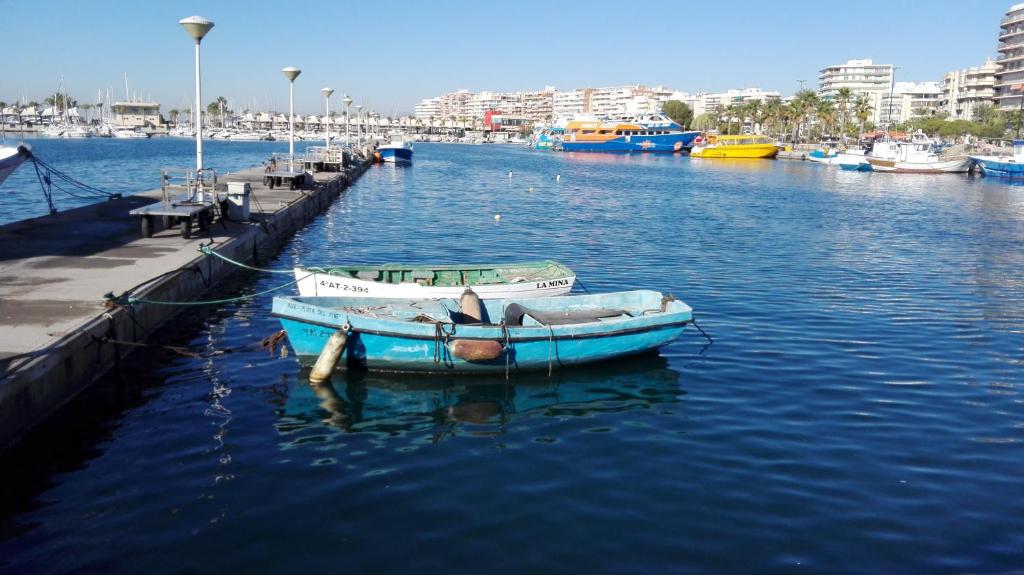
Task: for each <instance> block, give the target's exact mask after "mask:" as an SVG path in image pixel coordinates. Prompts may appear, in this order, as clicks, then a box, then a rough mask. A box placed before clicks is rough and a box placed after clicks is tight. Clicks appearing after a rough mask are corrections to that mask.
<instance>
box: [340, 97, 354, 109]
mask: <svg viewBox="0 0 1024 575" xmlns="http://www.w3.org/2000/svg"><path fill="white" fill-rule="evenodd" d="M342 102H345V106H346V107H347V106H348V105H349V104H351V103H352V98H349V97H348V94H345V99H344V100H342Z"/></svg>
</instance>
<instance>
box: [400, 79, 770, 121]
mask: <svg viewBox="0 0 1024 575" xmlns="http://www.w3.org/2000/svg"><path fill="white" fill-rule="evenodd" d="M773 94H775V97H778V94H777V93H773ZM679 97H689V95H688V94H684V93H681V92H676V91H674V90H671V89H669V88H666V87H664V86H656V87H654V88H648V87H646V86H641V85H632V86H615V87H610V88H580V89H577V90H562V91H559V90H555V88H554V87H552V86H545V87H544V89H543V90H539V91H531V92H492V91H489V90H485V91H482V92H477V93H471V92H468V91H466V90H461V91H459V92H454V93H449V94H444V95H442V96H438V97H436V98H426V99H424V100H420V102H419V103H418V104H416V114H415V115H416V117H417V118H419V119H421V120H426V119H429V118H430V117H433V118H435V119H440V118H443V119H449V120H450V119H451V118H452V116H454V117H455V118H456V120H457V121H461V120H462V118H465V119H467V120H471V119H483V117H484V113H486V112H487V111H488V110H493V111H497V112H502V113H504V114H508V115H513V116H522V117H528V118H533V119H536V120H542V121H550V120H554V119H556V118H566V117H570V116H573V115H576V114H596V115H612V116H613V115H620V114H640V113H649V112H659V111H661V106H662V104H664V103H665V102H666V101H668V100H671V99H679ZM688 103H689V102H688Z"/></svg>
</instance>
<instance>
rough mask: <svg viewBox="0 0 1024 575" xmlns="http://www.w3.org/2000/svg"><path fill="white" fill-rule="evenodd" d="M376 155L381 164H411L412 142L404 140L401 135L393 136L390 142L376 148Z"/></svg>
mask: <svg viewBox="0 0 1024 575" xmlns="http://www.w3.org/2000/svg"><path fill="white" fill-rule="evenodd" d="M377 153H378V154H380V161H382V162H386V163H394V164H411V163H412V142H410V141H408V140H406V139H405V136H404V135H403V134H393V135H392V136H391V141H390V142H388V143H387V144H384V145H383V146H380V147H379V148H377Z"/></svg>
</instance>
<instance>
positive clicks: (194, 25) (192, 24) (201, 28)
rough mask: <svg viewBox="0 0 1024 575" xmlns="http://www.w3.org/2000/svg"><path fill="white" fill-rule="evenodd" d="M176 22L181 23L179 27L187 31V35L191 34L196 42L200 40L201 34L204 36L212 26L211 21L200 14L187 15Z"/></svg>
mask: <svg viewBox="0 0 1024 575" xmlns="http://www.w3.org/2000/svg"><path fill="white" fill-rule="evenodd" d="M178 24H181V27H182V28H184V29H185V32H188V35H189V36H191V37H192V39H193V40H195V41H196V43H198V42H199V41H200V40H202V39H203V36H206V33H207V32H209V31H210V28H213V22H210V21H209V20H207V19H206V18H203V17H202V16H189V17H188V18H183V19H181V20H178Z"/></svg>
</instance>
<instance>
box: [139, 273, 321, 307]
mask: <svg viewBox="0 0 1024 575" xmlns="http://www.w3.org/2000/svg"><path fill="white" fill-rule="evenodd" d="M310 275H313V274H309V275H307V276H303V277H301V278H299V279H297V280H292V281H290V282H288V283H285V284H281V285H279V286H275V287H272V288H270V289H266V290H263V291H260V292H256V293H251V294H247V295H240V296H238V297H229V298H223V299H213V300H206V301H156V300H151V299H145V298H137V297H133V296H128V298H127V300H126V301H127V303H128V305H134V304H137V303H148V304H153V305H215V304H222V303H234V302H237V301H245V300H247V299H253V298H256V297H259V296H262V295H266V294H268V293H272V292H275V291H277V290H280V289H284V288H286V287H288V286H292V285H295V284H297V283H299V282H300V281H302V280H304V279H306V278H308V277H309V276H310Z"/></svg>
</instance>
